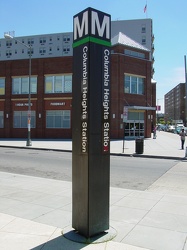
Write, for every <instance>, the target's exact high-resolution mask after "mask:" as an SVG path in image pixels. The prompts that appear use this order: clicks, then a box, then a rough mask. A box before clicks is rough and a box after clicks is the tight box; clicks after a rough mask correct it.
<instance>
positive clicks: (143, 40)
mask: <svg viewBox="0 0 187 250" xmlns="http://www.w3.org/2000/svg"><path fill="white" fill-rule="evenodd" d="M142 44H146V37H145V36H142Z"/></svg>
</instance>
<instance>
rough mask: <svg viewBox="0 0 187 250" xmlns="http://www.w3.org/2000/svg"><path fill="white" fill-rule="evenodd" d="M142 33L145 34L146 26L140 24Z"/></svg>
mask: <svg viewBox="0 0 187 250" xmlns="http://www.w3.org/2000/svg"><path fill="white" fill-rule="evenodd" d="M142 33H146V25H145V24H142Z"/></svg>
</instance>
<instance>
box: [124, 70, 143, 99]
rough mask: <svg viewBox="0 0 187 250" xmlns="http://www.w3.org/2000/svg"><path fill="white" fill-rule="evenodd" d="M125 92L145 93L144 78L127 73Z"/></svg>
mask: <svg viewBox="0 0 187 250" xmlns="http://www.w3.org/2000/svg"><path fill="white" fill-rule="evenodd" d="M124 92H125V93H128V94H138V95H143V94H144V78H143V77H137V76H130V75H125V78H124Z"/></svg>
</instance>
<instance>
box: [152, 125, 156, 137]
mask: <svg viewBox="0 0 187 250" xmlns="http://www.w3.org/2000/svg"><path fill="white" fill-rule="evenodd" d="M153 139H156V126H154V129H153Z"/></svg>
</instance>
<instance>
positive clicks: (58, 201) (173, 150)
mask: <svg viewBox="0 0 187 250" xmlns="http://www.w3.org/2000/svg"><path fill="white" fill-rule="evenodd" d="M0 145H1V146H6V147H21V148H24V147H26V146H25V145H26V142H25V140H3V139H1V140H0ZM27 148H28V147H27ZM31 148H38V149H45V150H63V151H64V150H69V151H71V149H72V148H71V141H68V140H67V141H62V140H56V141H53V140H33V141H32V146H31V147H29V149H31ZM111 153H113V154H122V155H127V156H130V155H131V156H141V157H155V158H158V157H162V158H171V159H176V165H175V166H174V167H173V168H171V169H170V170H169V171H168V172H166V173H165V174H164V175H163V176H162V177H160V178H159V179H158V180H157V181H155V182H154V183H153V184H152V185H151V186H150V187H149V188H148V189H147V190H145V191H137V190H130V189H120V188H113V187H111V188H110V227H111V229H113V230H114V231H115V232H116V236H115V237H114V238H113V239H112V240H110V241H108V242H102V243H98V241H96V242H93V243H92V244H88V245H85V244H81V243H77V242H73V241H70V240H68V239H67V238H66V237H64V234H66V233H67V232H69V231H71V230H72V229H71V211H72V208H71V206H72V201H71V192H72V191H71V185H72V184H71V182H65V181H57V180H52V179H44V178H38V177H31V176H25V175H18V174H12V173H5V172H0V249H1V250H28V249H33V250H48V249H50V250H61V249H63V250H79V249H88V250H89V249H93V250H104V249H107V250H110V249H111V250H114V249H117V250H121V249H122V250H143V249H144V250H145V249H147V250H148V249H149V250H187V243H186V241H187V160H186V158H185V157H184V156H185V150H181V149H180V138H179V136H178V135H174V134H170V133H166V132H158V133H157V139H146V140H144V153H143V154H142V155H136V154H134V153H135V142H134V141H125V146H124V153H123V142H122V141H112V142H111ZM101 241H102V240H101Z"/></svg>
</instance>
